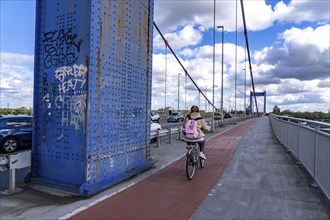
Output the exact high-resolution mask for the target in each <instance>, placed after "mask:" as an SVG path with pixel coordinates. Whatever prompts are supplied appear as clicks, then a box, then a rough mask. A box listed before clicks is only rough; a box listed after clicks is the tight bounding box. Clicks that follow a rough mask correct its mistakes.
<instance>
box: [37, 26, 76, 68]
mask: <svg viewBox="0 0 330 220" xmlns="http://www.w3.org/2000/svg"><path fill="white" fill-rule="evenodd" d="M76 39H77V34H73V33H72V28H70V29H68V30H67V31H66V30H64V29H60V30H55V31H51V32H46V33H44V38H43V44H44V51H45V60H44V65H45V68H46V69H49V68H50V67H59V66H64V65H72V64H74V63H75V62H76V61H77V59H78V57H77V56H76V55H77V53H78V52H79V43H77V42H76Z"/></svg>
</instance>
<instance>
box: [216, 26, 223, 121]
mask: <svg viewBox="0 0 330 220" xmlns="http://www.w3.org/2000/svg"><path fill="white" fill-rule="evenodd" d="M217 28H221V29H222V52H221V126H224V123H223V47H224V46H223V42H224V26H217Z"/></svg>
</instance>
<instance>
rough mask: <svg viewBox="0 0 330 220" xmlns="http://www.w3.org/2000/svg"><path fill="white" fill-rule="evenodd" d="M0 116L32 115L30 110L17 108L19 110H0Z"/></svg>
mask: <svg viewBox="0 0 330 220" xmlns="http://www.w3.org/2000/svg"><path fill="white" fill-rule="evenodd" d="M0 115H2V116H5V115H30V116H31V115H32V108H27V107H19V108H0Z"/></svg>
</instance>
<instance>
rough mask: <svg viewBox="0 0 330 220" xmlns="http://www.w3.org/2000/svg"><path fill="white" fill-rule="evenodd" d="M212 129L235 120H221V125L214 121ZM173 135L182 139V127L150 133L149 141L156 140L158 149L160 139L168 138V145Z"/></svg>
mask: <svg viewBox="0 0 330 220" xmlns="http://www.w3.org/2000/svg"><path fill="white" fill-rule="evenodd" d="M249 118H250V117H249V116H247V117H236V122H240V121H244V120H246V119H249ZM214 122H215V123H214V128H217V127H222V126H223V125H229V124H234V123H235V118H226V119H224V120H223V125H222V124H221V120H215V121H214ZM209 125H210V126H211V127H212V122H209ZM174 134H178V135H179V138H178V139H179V140H181V139H182V137H183V133H182V127H176V128H168V129H161V130H157V131H152V132H151V133H150V140H152V139H155V138H156V139H157V147H160V144H161V139H162V137H166V136H167V138H168V143H172V138H173V135H174Z"/></svg>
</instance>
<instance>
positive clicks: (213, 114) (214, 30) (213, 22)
mask: <svg viewBox="0 0 330 220" xmlns="http://www.w3.org/2000/svg"><path fill="white" fill-rule="evenodd" d="M213 3H214V5H213V90H212V104H213V107H212V129H211V130H212V131H214V110H215V109H214V78H215V6H216V0H214V1H213Z"/></svg>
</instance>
